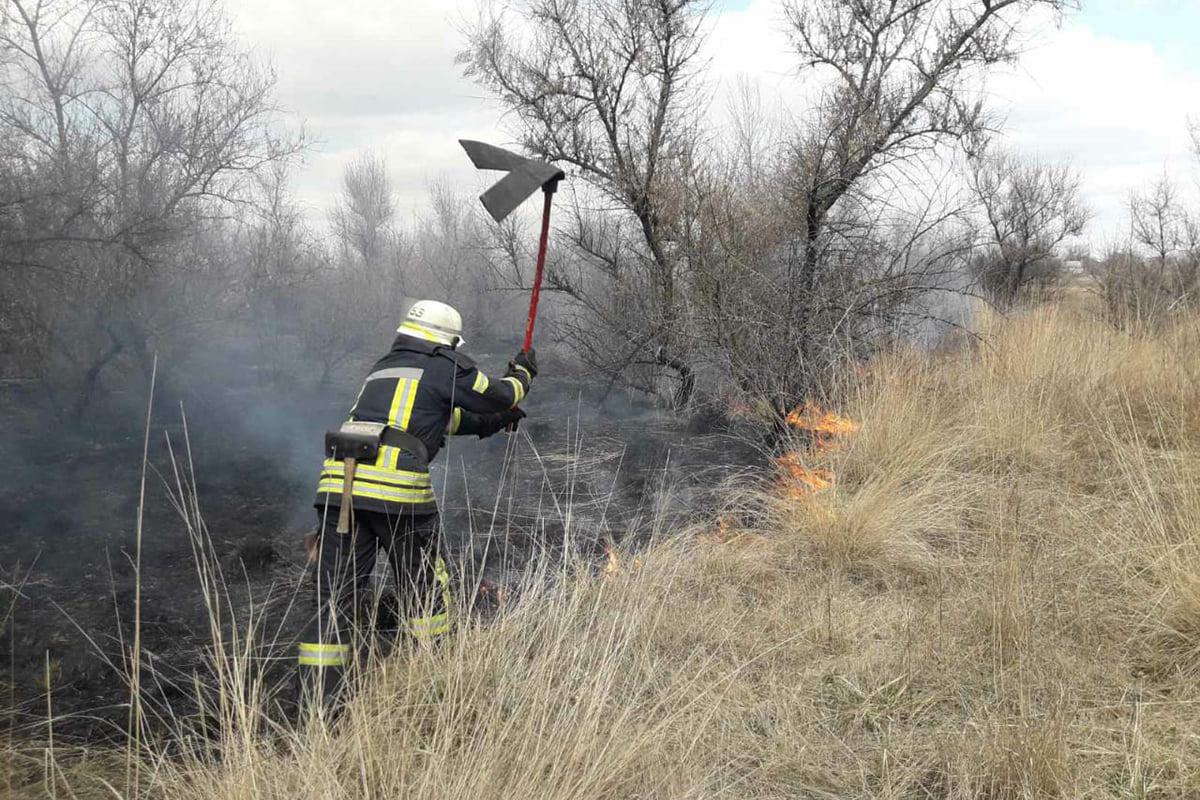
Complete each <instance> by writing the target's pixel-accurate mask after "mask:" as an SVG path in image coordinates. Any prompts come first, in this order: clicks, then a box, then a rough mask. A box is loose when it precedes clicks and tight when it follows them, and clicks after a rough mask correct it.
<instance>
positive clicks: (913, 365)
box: [110, 308, 1200, 800]
mask: <svg viewBox="0 0 1200 800" xmlns="http://www.w3.org/2000/svg"><path fill="white" fill-rule="evenodd" d="M987 328H988V333H987V337H986V344H979V345H978V346H972V347H964V348H962V349H960V350H957V351H955V352H952V353H944V354H940V355H938V356H935V357H928V356H922V355H916V354H909V355H898V356H895V357H891V358H889V359H887V360H884V361H881V362H880V363H878V364H877V365H875V366H874V367H872V368H871V369H870V370H869V371H868V372H867V373H865V374H863V375H862V376H859V378H858V379H857V385H856V386H855V387H854V388H853V389H852V390H851V391H850V395H849V399H848V400H847V403H846V406H845V408H844V409H842V410H843V412H844V413H846V414H848V415H850V416H852V417H854V418H856V419H858V420H859V421H860V422H861V423H862V430H861V432H860V433H859V434H857V435H856V436H855V437H853V438H852V439H851V440H849V442H848V445H847V446H846V447H845V448H844V449H843V450H842V451H840V452H836V453H832V454H827V455H823V456H820V457H814V459H813V464H812V465H813V466H825V467H828V468H830V469H832V470H833V471H834V473H835V474H836V475H837V476H838V478H837V482H836V483H835V485H834V487H833V488H831V489H828V490H825V491H823V492H820V493H818V494H816V495H813V496H811V497H809V498H806V499H800V500H784V499H780V498H779V497H777V496H776V495H774V494H773V493H772V492H771V491H769V490H768V491H757V492H756V491H753V490H748V489H745V488H739V489H736V490H733V491H731V493H730V510H729V512H728V513H727V514H726V515H725V518H724V520H725V523H724V524H725V535H724V536H722V537H720V541H718V537H716V536H713V535H711V532H709V531H703V530H699V531H686V532H679V533H678V534H677V535H675V536H674V537H672V538H670V539H668V540H664V541H662V542H661V543H660V544H659V545H658V546H657V547H656V548H655V549H653V550H652V551H651V552H649V553H646V554H644V555H643V560H642V562H641V564H640V566H635V565H634V564H633V562H632V559H629V558H626V559H625V564H624V570H623V572H622V574H621V575H619V576H616V577H614V578H611V579H602V578H596V577H591V576H588V575H584V574H582V573H581V575H579V576H577V577H574V578H569V579H567V580H565V581H562V582H559V583H558V584H557V586H558V588H555V589H552V590H546V591H543V592H542V593H540V595H538V596H536V597H532V598H531V599H527V600H525V601H523V602H522V603H520V604H517V605H516V606H515V607H514V608H511V609H509V611H508V613H507V614H505V615H504V616H503V617H502V618H501V619H500V620H499V621H498V622H497V623H495V624H492V625H490V626H487V627H476V628H473V629H469V630H468V629H463V630H461V631H460V632H459V633H458V634H457V635H456V638H455V640H454V641H453V642H452V643H450V644H448V645H447V646H446V647H443V648H442V649H440V650H437V651H420V652H417V653H415V654H412V655H409V656H406V657H404V658H400V659H396V660H393V661H392V662H390V663H388V664H386V665H385V666H383V667H381V668H379V669H378V670H377V671H376V673H375V675H374V676H373V678H372V682H371V683H370V685H369V687H368V688H367V689H365V690H364V691H362V692H361V693H360V694H359V695H358V697H357V699H356V701H355V703H354V704H353V706H352V707H351V708H350V709H349V711H348V713H347V716H346V717H345V718H344V719H343V721H342V723H341V724H340V726H339V727H338V729H337V730H336V731H334V732H333V733H330V732H329V731H327V730H325V729H323V728H320V727H319V726H313V727H312V728H310V729H309V730H306V731H305V732H303V733H300V734H288V735H284V736H283V737H279V736H275V737H271V738H270V743H269V744H267V743H264V740H263V739H262V738H255V737H252V736H235V737H232V738H231V739H230V741H229V742H228V747H226V748H225V749H224V750H223V751H221V752H220V753H214V754H210V755H217V756H218V757H217V758H216V759H215V760H209V761H206V762H203V763H202V762H201V761H196V762H191V763H183V764H179V763H172V762H165V763H162V762H160V763H159V765H158V766H157V767H153V766H148V767H147V770H148V771H147V772H146V773H143V783H145V784H147V785H151V786H154V787H155V793H156V794H159V795H160V796H162V795H165V796H170V797H172V798H222V800H236V799H237V798H247V799H249V798H268V797H269V798H279V800H296V798H318V797H319V798H335V797H439V798H464V797H472V798H513V797H535V798H613V797H753V798H775V797H778V798H783V797H797V796H801V797H928V796H933V797H989V798H1008V797H1013V798H1016V797H1108V796H1111V797H1184V796H1198V795H1200V705H1198V704H1200V534H1198V531H1200V481H1198V480H1197V479H1198V478H1200V403H1198V402H1197V401H1198V400H1200V355H1197V353H1198V352H1200V351H1198V350H1197V347H1198V346H1200V321H1197V320H1191V321H1187V322H1186V323H1184V324H1181V325H1180V326H1179V327H1177V328H1175V329H1172V330H1170V331H1167V332H1165V333H1162V334H1160V335H1158V336H1155V337H1147V338H1144V339H1137V340H1135V339H1130V338H1128V337H1125V336H1122V335H1119V334H1117V333H1115V332H1113V331H1112V330H1111V329H1108V328H1106V327H1104V326H1102V325H1101V324H1099V323H1097V322H1092V321H1089V320H1088V319H1086V317H1085V316H1083V315H1082V314H1081V313H1079V312H1076V311H1071V310H1068V309H1063V308H1058V309H1055V308H1047V309H1043V310H1040V311H1037V312H1031V313H1029V314H1026V315H1022V316H1020V317H1017V318H1014V319H1012V320H1008V321H996V322H995V323H993V324H990V325H988V326H987ZM243 730H245V728H244V727H243ZM110 796H111V795H110Z"/></svg>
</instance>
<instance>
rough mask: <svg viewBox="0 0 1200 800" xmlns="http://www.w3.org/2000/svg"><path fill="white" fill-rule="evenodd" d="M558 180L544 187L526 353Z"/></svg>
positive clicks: (525, 346) (526, 325)
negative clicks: (540, 230) (551, 208)
mask: <svg viewBox="0 0 1200 800" xmlns="http://www.w3.org/2000/svg"><path fill="white" fill-rule="evenodd" d="M557 188H558V181H557V180H554V181H550V182H549V183H547V184H546V185H545V186H543V187H542V194H543V196H544V197H545V201H544V203H543V205H542V236H541V239H540V240H539V241H538V257H537V271H536V272H535V273H534V275H533V293H532V294H530V295H529V319H528V320H527V321H526V323H525V344H524V346H523V347H522V348H521V349H522V350H523V351H525V352H526V353H528V352H529V349H530V348H531V347H533V324H534V323H535V322H537V309H538V299H539V298H540V297H541V296H542V272H543V271H544V270H545V269H546V245H547V243H548V242H549V240H550V204H551V202H553V200H554V191H555V189H557Z"/></svg>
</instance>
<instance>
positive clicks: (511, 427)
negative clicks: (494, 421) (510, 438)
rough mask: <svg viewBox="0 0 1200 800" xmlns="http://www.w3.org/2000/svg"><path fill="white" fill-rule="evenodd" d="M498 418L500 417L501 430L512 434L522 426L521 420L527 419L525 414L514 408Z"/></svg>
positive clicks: (502, 412)
mask: <svg viewBox="0 0 1200 800" xmlns="http://www.w3.org/2000/svg"><path fill="white" fill-rule="evenodd" d="M497 416H499V417H500V428H501V429H502V430H506V431H508V432H509V433H511V432H513V431H515V430H516V429H517V426H518V425H520V424H521V420H523V419H525V412H524V411H522V410H521V409H519V408H515V407H514V408H510V409H509V410H508V411H501V412H500V413H499V414H498V415H497Z"/></svg>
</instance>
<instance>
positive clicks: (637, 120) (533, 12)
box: [460, 0, 704, 395]
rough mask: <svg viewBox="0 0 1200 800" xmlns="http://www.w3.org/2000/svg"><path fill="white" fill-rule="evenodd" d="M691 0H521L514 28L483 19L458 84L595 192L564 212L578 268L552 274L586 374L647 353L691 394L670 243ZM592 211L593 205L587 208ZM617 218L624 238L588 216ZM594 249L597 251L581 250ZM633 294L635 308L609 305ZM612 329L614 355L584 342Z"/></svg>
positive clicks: (690, 129)
mask: <svg viewBox="0 0 1200 800" xmlns="http://www.w3.org/2000/svg"><path fill="white" fill-rule="evenodd" d="M703 8H704V4H703V3H702V2H700V0H661V1H660V0H627V1H626V2H619V3H613V2H609V1H608V0H529V1H528V2H525V3H522V4H521V6H520V8H519V11H518V13H519V15H520V18H521V22H520V23H519V24H513V23H511V22H510V21H509V20H506V19H504V18H503V17H501V16H498V15H496V14H492V15H491V16H490V17H489V18H487V19H486V20H485V21H484V22H483V23H481V24H480V25H479V26H478V27H477V28H476V30H475V31H474V32H473V34H472V36H471V40H470V44H469V48H468V49H467V50H466V51H465V52H463V53H462V54H461V56H460V61H461V63H463V64H464V65H465V67H466V72H467V74H468V75H470V76H472V77H474V78H475V79H476V80H478V81H479V82H480V83H482V84H484V85H485V86H487V87H489V88H490V89H492V90H493V91H494V92H496V94H497V95H498V96H499V97H500V99H501V101H502V102H503V103H504V104H505V105H506V106H507V107H509V108H510V109H512V110H513V112H514V113H515V117H516V119H517V120H518V137H519V139H520V141H521V144H522V145H524V147H525V148H526V149H527V150H529V151H530V152H532V153H535V154H537V155H539V156H541V157H543V158H548V159H551V160H555V161H559V162H561V163H563V164H564V165H566V166H569V167H571V168H572V169H573V171H574V173H575V175H576V176H577V177H579V178H581V179H582V180H583V181H584V182H585V183H586V184H587V186H588V187H590V189H591V190H592V191H591V192H587V193H585V195H584V198H583V201H582V202H581V203H580V205H579V206H577V208H576V209H575V211H576V213H575V215H574V221H575V227H576V232H575V235H574V236H573V237H572V238H573V241H574V244H575V246H576V255H577V256H578V258H579V259H581V260H582V262H584V263H583V264H582V265H581V264H577V265H576V266H582V267H583V271H584V272H585V273H586V279H583V275H582V274H581V273H579V272H575V273H574V274H572V272H571V271H569V270H552V271H551V273H550V285H551V288H553V289H555V290H557V291H558V292H559V293H560V294H562V295H564V296H566V297H568V298H569V299H570V300H571V304H572V309H571V310H570V311H568V312H567V316H568V317H569V318H571V319H574V320H576V321H577V322H578V323H579V324H578V325H577V326H573V327H568V329H567V332H568V334H574V335H572V336H571V339H572V341H573V342H574V343H575V344H577V345H580V347H579V351H580V353H581V354H582V355H583V356H584V357H585V358H587V359H588V360H590V361H593V362H594V363H593V366H596V367H599V368H601V369H604V370H605V371H608V372H609V373H610V374H613V375H617V374H619V373H620V372H621V371H622V370H623V369H624V368H625V367H627V366H628V365H629V363H628V360H626V359H624V358H623V356H622V355H621V354H622V353H625V352H629V351H630V350H631V349H636V351H637V352H639V353H642V354H653V355H652V358H653V360H654V361H655V363H656V364H657V365H658V366H659V367H660V368H667V369H669V370H671V371H673V372H674V373H675V374H676V375H677V376H678V379H679V381H680V388H681V390H682V392H681V394H684V395H686V394H689V393H690V387H691V386H692V385H694V376H693V375H692V369H693V367H692V365H691V364H690V363H689V362H688V357H687V356H688V353H687V350H686V341H684V340H683V339H682V337H680V336H679V335H678V331H679V330H680V329H681V327H682V325H683V320H682V317H683V314H684V308H683V305H684V302H683V296H682V295H683V292H682V289H681V286H680V283H681V281H682V280H683V278H682V276H681V274H680V272H681V266H680V264H679V263H678V260H677V259H676V258H675V257H674V255H673V254H672V250H671V244H670V241H671V239H672V235H673V234H672V232H671V231H672V227H673V224H674V222H673V220H674V215H675V209H674V208H673V207H672V203H673V198H674V197H675V196H676V195H677V193H676V191H675V189H674V186H675V185H676V184H677V183H679V182H680V180H681V177H680V175H681V173H683V172H686V169H687V162H688V159H689V156H690V152H691V149H692V144H693V136H694V125H695V123H696V111H697V105H696V100H697V94H696V91H697V85H696V81H697V78H698V77H699V75H700V68H701V66H702V61H701V58H700V55H699V53H700V46H701V33H700V27H701V22H702V11H703ZM593 203H594V204H595V205H592V204H593ZM596 206H599V207H601V208H605V209H616V210H619V211H620V212H621V213H622V214H623V215H625V216H627V217H628V218H629V221H630V223H631V224H630V225H629V226H628V227H629V228H631V229H632V230H629V231H626V230H625V226H624V225H623V224H621V223H616V224H618V225H620V229H621V233H620V235H619V236H618V237H617V238H615V239H609V238H608V237H607V236H602V235H601V233H600V231H597V230H595V227H596V226H600V228H601V230H602V231H604V233H610V232H612V230H613V229H612V228H611V227H610V225H611V224H612V223H609V222H608V221H607V220H603V221H602V220H599V219H597V217H598V216H601V215H600V214H598V213H596V211H595V210H593V209H595V207H596ZM592 245H594V247H593V246H592ZM632 297H636V298H637V299H638V300H640V302H639V303H638V306H637V308H636V309H635V308H630V307H629V306H626V305H624V304H620V305H615V304H614V302H613V300H614V299H617V300H625V299H629V298H632ZM600 329H602V330H606V331H618V332H620V333H619V336H618V338H619V339H621V340H623V341H624V343H625V345H626V346H625V347H622V348H619V349H618V351H616V353H617V354H616V355H615V356H614V353H613V351H612V350H610V349H607V348H606V349H605V350H603V351H597V349H596V348H594V347H592V346H591V344H592V342H593V341H594V339H595V333H596V332H597V330H600Z"/></svg>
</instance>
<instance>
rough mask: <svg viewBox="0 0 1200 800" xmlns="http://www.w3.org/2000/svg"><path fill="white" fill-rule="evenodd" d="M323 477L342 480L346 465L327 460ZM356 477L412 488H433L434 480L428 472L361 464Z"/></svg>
mask: <svg viewBox="0 0 1200 800" xmlns="http://www.w3.org/2000/svg"><path fill="white" fill-rule="evenodd" d="M321 472H322V477H326V478H337V479H338V480H341V478H342V476H343V475H344V474H345V473H346V465H345V464H343V463H342V462H341V461H334V460H333V459H326V460H325V464H324V465H323V466H322V468H321ZM354 477H355V478H356V479H357V478H368V479H375V480H381V481H388V482H389V483H401V484H405V485H411V486H432V485H433V484H432V480H431V478H430V477H429V473H428V472H416V471H415V470H410V469H388V468H387V467H373V466H371V465H370V464H359V465H358V466H357V467H356V468H355V470H354Z"/></svg>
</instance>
